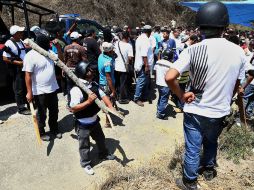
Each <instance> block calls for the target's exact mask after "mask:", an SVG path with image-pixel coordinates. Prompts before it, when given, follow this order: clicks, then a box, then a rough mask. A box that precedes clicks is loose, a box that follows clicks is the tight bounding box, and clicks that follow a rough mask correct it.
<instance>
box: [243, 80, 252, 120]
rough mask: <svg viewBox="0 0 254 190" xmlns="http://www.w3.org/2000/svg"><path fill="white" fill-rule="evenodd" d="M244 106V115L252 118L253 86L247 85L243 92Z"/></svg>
mask: <svg viewBox="0 0 254 190" xmlns="http://www.w3.org/2000/svg"><path fill="white" fill-rule="evenodd" d="M243 100H244V106H245V110H246V115H247V116H249V117H251V116H254V111H253V110H254V85H253V84H249V85H248V86H247V87H246V89H245V91H244V99H243Z"/></svg>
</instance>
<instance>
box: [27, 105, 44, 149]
mask: <svg viewBox="0 0 254 190" xmlns="http://www.w3.org/2000/svg"><path fill="white" fill-rule="evenodd" d="M29 105H30V109H31V112H32V120H33V125H34V130H35V135H36V139H37V142H38V144H39V145H41V136H40V131H39V126H38V121H37V118H36V113H35V110H34V105H33V103H32V102H30V103H29Z"/></svg>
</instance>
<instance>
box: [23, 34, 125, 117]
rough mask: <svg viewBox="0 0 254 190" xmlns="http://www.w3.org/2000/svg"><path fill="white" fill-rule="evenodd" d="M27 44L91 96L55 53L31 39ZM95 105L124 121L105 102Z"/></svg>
mask: <svg viewBox="0 0 254 190" xmlns="http://www.w3.org/2000/svg"><path fill="white" fill-rule="evenodd" d="M25 43H26V44H28V45H29V46H30V47H31V48H32V49H33V50H35V51H37V52H38V53H40V54H41V55H43V56H45V57H48V58H49V59H51V60H52V61H54V62H55V63H56V65H57V66H58V67H60V68H61V69H62V70H63V71H64V72H65V73H66V75H67V76H68V77H69V78H70V79H71V80H72V81H73V82H74V83H75V84H76V85H77V86H78V87H80V88H81V89H82V90H83V91H84V92H85V93H86V94H88V95H89V94H91V93H92V91H91V90H90V89H89V88H87V86H86V85H84V83H82V82H81V81H80V80H79V79H78V77H77V76H76V75H75V74H74V73H73V72H72V71H71V70H70V69H69V68H68V67H67V66H66V65H65V64H64V63H63V62H62V61H61V60H60V59H58V57H57V55H55V54H54V53H49V52H48V51H45V50H44V49H42V48H41V47H40V46H38V45H37V44H36V43H35V42H33V41H32V40H31V39H26V40H25ZM95 103H96V104H97V105H98V106H99V107H100V108H101V109H102V110H103V111H104V112H105V113H108V112H110V113H112V114H113V115H115V116H117V117H119V118H121V119H124V117H123V115H121V114H120V113H118V112H117V111H115V110H111V109H109V108H108V107H107V106H106V105H105V104H104V103H103V102H101V101H100V100H99V99H98V98H97V99H96V100H95Z"/></svg>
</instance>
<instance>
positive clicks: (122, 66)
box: [115, 41, 133, 72]
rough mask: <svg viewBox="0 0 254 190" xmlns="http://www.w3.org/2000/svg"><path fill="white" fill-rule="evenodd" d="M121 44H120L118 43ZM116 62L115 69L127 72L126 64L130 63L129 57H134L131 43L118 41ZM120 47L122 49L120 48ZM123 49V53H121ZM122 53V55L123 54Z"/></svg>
mask: <svg viewBox="0 0 254 190" xmlns="http://www.w3.org/2000/svg"><path fill="white" fill-rule="evenodd" d="M118 44H119V45H118ZM115 46H116V50H115V52H116V54H117V58H116V62H115V70H116V71H120V72H126V64H128V62H129V61H128V60H129V57H133V49H132V46H131V44H130V43H127V42H123V41H119V42H117V43H116V45H115ZM119 48H120V49H119ZM120 50H121V53H120ZM121 54H122V55H121Z"/></svg>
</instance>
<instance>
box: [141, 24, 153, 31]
mask: <svg viewBox="0 0 254 190" xmlns="http://www.w3.org/2000/svg"><path fill="white" fill-rule="evenodd" d="M143 29H144V30H152V27H151V26H150V25H145V26H144V27H143Z"/></svg>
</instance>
